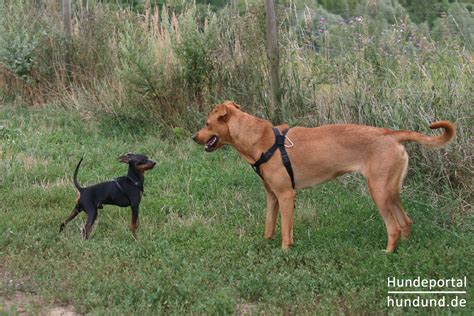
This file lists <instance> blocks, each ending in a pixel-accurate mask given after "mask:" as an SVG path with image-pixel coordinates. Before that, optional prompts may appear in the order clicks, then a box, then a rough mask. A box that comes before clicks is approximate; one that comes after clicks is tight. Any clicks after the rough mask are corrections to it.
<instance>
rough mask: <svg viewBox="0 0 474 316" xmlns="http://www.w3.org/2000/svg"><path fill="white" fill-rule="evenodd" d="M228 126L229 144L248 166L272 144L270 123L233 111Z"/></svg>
mask: <svg viewBox="0 0 474 316" xmlns="http://www.w3.org/2000/svg"><path fill="white" fill-rule="evenodd" d="M228 126H229V135H230V138H231V140H230V142H229V144H230V145H232V146H233V147H234V148H235V149H236V150H237V151H238V152H239V154H240V155H241V156H242V157H243V158H244V159H245V160H246V161H247V162H248V163H250V164H253V163H255V162H256V161H257V160H258V159H259V158H260V156H261V154H262V153H263V152H265V151H266V150H267V149H268V148H269V147H270V146H271V145H272V144H273V142H274V137H273V132H272V126H273V125H272V123H271V122H270V121H266V120H262V119H259V118H256V117H254V116H251V115H249V114H247V113H244V112H241V111H234V112H233V114H232V117H231V118H230V119H229V122H228Z"/></svg>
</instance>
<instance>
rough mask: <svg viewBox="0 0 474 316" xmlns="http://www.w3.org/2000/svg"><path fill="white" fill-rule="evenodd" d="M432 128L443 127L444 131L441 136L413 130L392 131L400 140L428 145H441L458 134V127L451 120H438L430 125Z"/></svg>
mask: <svg viewBox="0 0 474 316" xmlns="http://www.w3.org/2000/svg"><path fill="white" fill-rule="evenodd" d="M430 128H431V129H438V128H443V129H444V133H443V134H441V135H439V136H428V135H424V134H420V133H417V132H413V131H391V132H390V134H391V135H393V136H395V138H397V139H398V141H399V142H407V141H412V142H417V143H420V144H422V145H425V146H428V147H441V146H443V145H445V144H446V143H448V142H449V141H451V140H452V139H453V138H454V137H455V136H456V128H455V127H454V125H453V124H452V123H451V122H449V121H438V122H434V123H432V124H431V125H430Z"/></svg>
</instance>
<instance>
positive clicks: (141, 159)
mask: <svg viewBox="0 0 474 316" xmlns="http://www.w3.org/2000/svg"><path fill="white" fill-rule="evenodd" d="M118 160H119V161H120V162H123V163H126V164H128V165H130V166H132V167H134V168H135V169H137V170H138V171H140V172H142V173H144V172H145V171H146V170H150V169H153V167H155V165H156V162H155V161H153V160H150V159H148V157H147V156H145V155H141V154H134V153H128V154H126V155H123V156H120V157H119V158H118Z"/></svg>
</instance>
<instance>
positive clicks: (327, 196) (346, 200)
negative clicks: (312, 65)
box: [0, 107, 474, 314]
mask: <svg viewBox="0 0 474 316" xmlns="http://www.w3.org/2000/svg"><path fill="white" fill-rule="evenodd" d="M0 137H1V138H2V141H1V142H0V156H1V164H0V168H1V178H0V195H1V203H0V262H2V263H1V265H2V266H3V269H5V270H6V271H9V272H10V273H11V275H12V277H13V278H14V279H15V280H18V282H15V283H13V284H11V283H8V282H7V281H6V280H0V283H2V286H1V287H0V295H5V296H8V295H10V294H12V293H13V292H14V291H15V290H20V291H24V292H33V293H37V294H38V295H40V296H41V297H42V298H43V299H44V300H45V301H46V302H56V303H59V304H72V305H73V306H74V307H75V309H76V311H78V312H81V313H86V312H87V313H92V314H157V313H160V314H161V313H170V314H182V313H200V314H202V313H206V314H232V313H237V314H243V313H246V314H248V313H257V312H265V313H267V314H276V313H277V314H282V313H325V314H328V313H351V314H352V313H396V314H403V313H405V312H408V311H413V309H402V308H387V306H386V300H387V299H386V297H387V290H388V288H387V284H386V280H387V277H388V276H395V277H398V278H414V277H417V276H421V277H423V278H452V277H454V278H460V277H464V276H467V277H468V280H469V282H472V280H473V278H472V277H473V275H472V272H473V271H474V267H473V264H472V254H473V251H474V247H473V244H474V243H473V235H472V230H473V224H472V213H471V214H464V215H462V213H460V212H456V213H455V214H457V216H456V217H452V216H451V214H452V213H451V212H450V211H449V210H451V209H452V208H453V207H456V206H455V205H457V204H456V202H455V201H454V200H453V199H452V195H450V194H446V195H443V196H435V195H434V194H433V193H432V186H434V185H436V184H434V183H429V181H427V182H414V180H413V178H409V179H407V181H406V188H405V190H404V192H403V194H402V198H403V202H404V204H405V206H406V209H407V211H408V213H409V214H410V216H411V217H412V219H413V220H414V225H413V233H412V236H411V238H410V240H408V241H406V242H402V243H401V244H400V246H399V248H398V251H397V252H396V253H394V254H386V253H384V252H382V249H384V248H385V243H386V232H385V228H384V226H383V222H382V220H381V218H380V216H379V215H378V212H377V211H376V209H375V206H374V205H373V203H372V201H371V199H370V197H369V195H368V194H367V190H366V186H365V184H364V183H363V181H362V180H361V179H360V178H359V177H356V176H350V177H348V178H344V179H343V180H342V181H335V182H331V183H328V184H325V185H322V186H320V187H318V188H314V189H310V190H305V191H300V192H299V193H298V195H299V196H298V200H297V209H296V219H295V241H296V243H295V246H294V247H293V248H292V249H291V250H290V251H288V252H283V251H281V250H280V239H279V238H280V235H279V231H278V235H277V236H278V237H277V238H276V239H275V240H272V241H268V242H267V241H264V240H263V226H264V221H265V212H264V208H265V195H264V191H263V189H262V187H261V184H260V180H259V179H258V177H257V176H256V175H255V174H254V172H253V171H252V170H251V168H250V167H249V166H247V165H246V163H245V162H243V161H242V160H241V159H240V158H239V157H238V155H237V153H236V152H235V151H233V150H231V149H230V148H229V149H224V150H220V151H218V152H216V153H213V154H207V153H204V151H203V150H202V148H201V147H200V146H197V145H196V144H194V143H192V142H191V141H190V139H189V137H184V136H175V137H168V138H166V139H165V138H164V137H163V134H162V132H161V131H160V130H159V128H158V127H157V126H153V125H141V126H136V125H133V124H127V123H123V124H117V123H112V122H108V121H101V120H98V119H97V118H96V117H94V116H90V115H88V114H85V113H79V112H71V111H66V110H64V109H61V108H58V107H44V108H28V109H27V108H21V107H16V108H9V107H3V108H1V111H0ZM128 151H133V152H143V153H146V154H148V155H149V156H150V157H152V158H153V159H156V160H157V161H158V165H157V167H156V168H155V169H154V170H152V171H151V172H149V173H148V174H147V176H146V180H145V196H144V199H143V201H142V204H141V210H140V223H141V226H140V230H139V233H138V236H139V238H138V240H137V241H135V240H133V238H132V236H131V234H130V232H129V230H128V224H129V221H130V210H129V209H121V208H117V207H113V206H106V207H105V208H104V209H103V210H102V211H101V212H100V213H99V218H98V221H97V224H96V227H95V230H94V233H93V235H92V238H91V239H90V240H88V241H83V240H82V239H81V238H80V231H79V230H80V227H81V225H83V224H84V221H85V216H83V215H81V216H79V217H78V218H76V220H75V221H73V222H71V223H70V224H69V226H68V227H67V228H66V230H65V232H64V233H63V234H59V233H58V230H59V224H60V223H61V221H62V220H64V219H65V218H66V217H67V215H68V214H69V212H70V211H71V209H72V207H73V204H74V198H75V191H74V188H73V185H72V183H71V175H72V172H73V169H74V167H75V165H76V163H77V162H78V160H79V158H80V157H81V156H82V155H84V156H85V160H84V162H83V165H82V167H81V170H80V173H79V181H80V183H81V184H84V185H87V184H93V183H97V182H99V181H104V180H108V179H111V178H114V177H116V176H118V175H121V174H124V173H125V172H126V166H125V165H122V164H120V163H118V162H117V161H116V157H118V156H119V155H120V154H123V153H125V152H128ZM418 176H419V177H417V178H423V175H418ZM427 184H428V185H427ZM434 197H436V198H434ZM459 214H461V215H459ZM14 284H16V285H14ZM467 291H468V294H467V295H465V296H464V297H463V298H466V299H467V302H468V306H467V307H466V308H444V309H438V310H436V309H429V308H424V309H420V310H419V311H421V312H436V311H437V312H448V311H450V312H453V313H464V314H471V313H472V311H473V308H472V302H473V299H474V297H473V291H472V290H471V288H468V289H467ZM0 312H1V311H0Z"/></svg>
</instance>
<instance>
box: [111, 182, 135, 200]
mask: <svg viewBox="0 0 474 316" xmlns="http://www.w3.org/2000/svg"><path fill="white" fill-rule="evenodd" d="M114 182H115V184H116V185H117V188H118V189H119V190H120V192H122V193H123V195H125V197H126V198H127V200H128V201H129V202H130V203H132V201H131V200H130V197H129V196H128V194H127V192H125V190H124V189H123V188H122V186H121V185H120V183H119V182H118V180H117V179H114Z"/></svg>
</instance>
